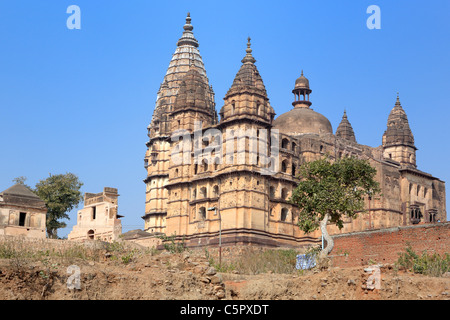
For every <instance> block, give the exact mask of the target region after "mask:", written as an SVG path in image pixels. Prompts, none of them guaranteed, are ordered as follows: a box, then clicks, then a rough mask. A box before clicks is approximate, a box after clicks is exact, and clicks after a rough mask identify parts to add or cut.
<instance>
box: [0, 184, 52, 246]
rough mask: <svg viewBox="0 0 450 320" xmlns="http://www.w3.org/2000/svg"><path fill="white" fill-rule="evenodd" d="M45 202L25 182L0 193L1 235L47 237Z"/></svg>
mask: <svg viewBox="0 0 450 320" xmlns="http://www.w3.org/2000/svg"><path fill="white" fill-rule="evenodd" d="M46 215H47V207H46V206H45V202H44V201H42V200H41V198H39V197H38V196H37V195H36V194H34V193H33V192H32V191H31V190H30V189H28V188H27V187H26V186H24V185H23V184H19V183H18V184H15V185H13V186H12V187H11V188H9V189H6V190H5V191H3V192H1V193H0V235H6V236H25V237H30V238H41V239H45V238H46V232H45V230H46Z"/></svg>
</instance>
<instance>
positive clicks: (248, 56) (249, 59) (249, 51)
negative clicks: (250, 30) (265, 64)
mask: <svg viewBox="0 0 450 320" xmlns="http://www.w3.org/2000/svg"><path fill="white" fill-rule="evenodd" d="M251 40H252V39H251V38H250V37H248V38H247V49H245V52H247V54H246V55H245V57H244V59H242V63H245V62H251V63H255V62H256V60H255V58H253V56H252V51H253V50H252V48H251V45H252V44H251V42H250V41H251Z"/></svg>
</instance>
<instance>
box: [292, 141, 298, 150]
mask: <svg viewBox="0 0 450 320" xmlns="http://www.w3.org/2000/svg"><path fill="white" fill-rule="evenodd" d="M296 148H297V144H296V143H295V142H292V151H294V152H295V149H296Z"/></svg>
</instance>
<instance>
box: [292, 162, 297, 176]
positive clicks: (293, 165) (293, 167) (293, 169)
mask: <svg viewBox="0 0 450 320" xmlns="http://www.w3.org/2000/svg"><path fill="white" fill-rule="evenodd" d="M295 166H296V165H295V163H293V164H292V176H293V177H294V178H295V171H296V170H295Z"/></svg>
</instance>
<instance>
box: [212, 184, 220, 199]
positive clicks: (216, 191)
mask: <svg viewBox="0 0 450 320" xmlns="http://www.w3.org/2000/svg"><path fill="white" fill-rule="evenodd" d="M218 196H219V186H214V187H213V197H214V198H216V197H218Z"/></svg>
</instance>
